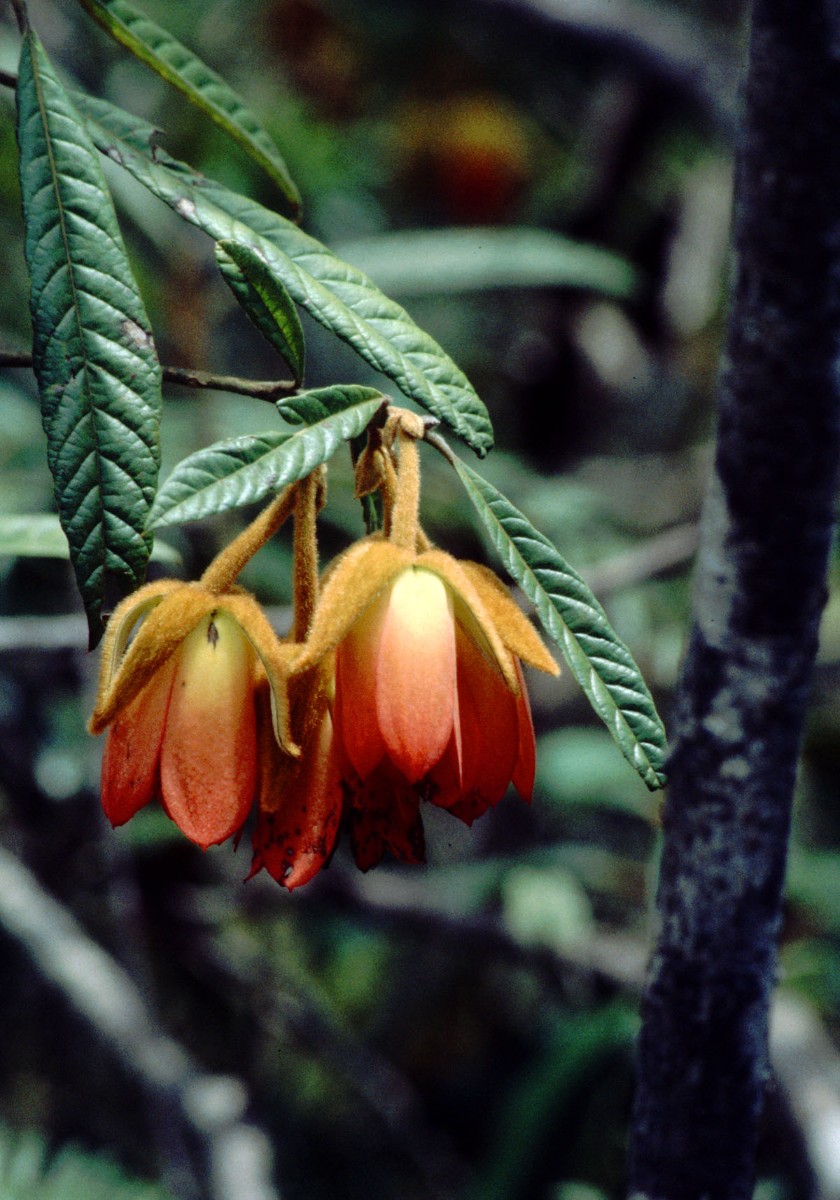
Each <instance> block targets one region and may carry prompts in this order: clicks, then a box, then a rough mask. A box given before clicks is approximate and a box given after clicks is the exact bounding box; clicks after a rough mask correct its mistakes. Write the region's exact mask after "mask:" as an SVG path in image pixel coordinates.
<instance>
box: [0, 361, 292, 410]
mask: <svg viewBox="0 0 840 1200" xmlns="http://www.w3.org/2000/svg"><path fill="white" fill-rule="evenodd" d="M31 366H32V355H31V354H28V353H27V352H26V351H23V350H0V367H31ZM161 370H162V371H163V378H164V379H165V380H166V382H167V383H177V384H178V385H179V386H180V387H188V388H213V389H215V390H216V391H219V392H235V393H236V394H237V395H240V396H251V397H253V398H254V399H255V400H268V401H274V400H279V399H280V398H281V397H283V396H293V395H294V394H295V392H296V391H297V390H298V387H297V384H296V383H295V381H294V380H293V379H243V378H241V377H240V376H238V375H215V374H213V372H212V371H199V370H197V369H195V368H193V367H167V366H164V367H162V368H161Z"/></svg>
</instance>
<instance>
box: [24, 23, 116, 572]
mask: <svg viewBox="0 0 840 1200" xmlns="http://www.w3.org/2000/svg"><path fill="white" fill-rule="evenodd" d="M29 57H30V61H31V63H32V81H33V84H34V85H35V98H36V101H37V104H38V112H39V113H40V115H41V124H42V125H43V129H44V141H45V143H46V148H47V160H48V162H49V169H50V176H51V178H52V181H53V191H54V193H55V196H56V200H57V204H56V208H57V211H58V222H59V228H60V230H61V242H62V246H63V247H64V258H65V261H66V263H67V274H68V278H69V285H70V293H71V298H72V308H73V314H74V319H75V324H76V333H77V336H78V341H79V352H80V356H81V359H82V370H83V371H84V377H85V387H84V394H85V401H84V402H85V404H86V407H87V410H88V415H89V417H90V421H91V426H92V430H93V440H94V444H95V447H96V466H95V472H96V478H97V488H98V494H99V497H100V502H101V497H102V495H103V493H104V486H105V485H104V479H103V476H102V445H101V439H100V436H99V428H98V425H97V422H96V411H95V405H94V404H93V400H92V398H91V387H90V364H89V362H88V354H87V346H86V343H85V337H84V323H83V321H82V317H81V312H80V306H79V298H78V289H77V287H76V279H75V272H74V269H73V259H72V256H71V253H70V241H69V237H68V233H67V225H66V222H65V219H64V197H63V195H62V190H61V186H60V174H59V171H58V166H57V163H56V158H55V153H54V150H53V139H52V134H51V132H50V126H49V122H48V120H47V104H46V100H45V97H44V92H43V83H42V78H41V70H40V64H39V62H38V59H37V55H36V53H35V47H34V43H33V41H32V37H31V35H30V42H29ZM99 528H100V530H101V539H100V540H101V545H102V552H101V556H100V557H101V567H102V570H103V571H104V570H105V568H106V564H107V561H108V552H109V546H108V533H107V529H106V527H105V523H104V522H101V523H100V525H99Z"/></svg>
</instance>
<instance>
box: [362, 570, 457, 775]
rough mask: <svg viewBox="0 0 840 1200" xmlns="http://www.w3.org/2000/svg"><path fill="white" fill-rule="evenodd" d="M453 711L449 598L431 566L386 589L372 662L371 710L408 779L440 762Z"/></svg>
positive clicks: (452, 632)
mask: <svg viewBox="0 0 840 1200" xmlns="http://www.w3.org/2000/svg"><path fill="white" fill-rule="evenodd" d="M454 712H455V622H454V618H453V613H452V598H451V596H450V595H449V592H448V591H447V588H446V586H445V584H444V583H443V582H442V580H440V579H439V578H438V577H437V575H433V574H432V573H431V572H430V571H424V570H416V569H414V568H409V569H408V570H407V571H404V572H403V573H402V574H401V575H400V576H399V577H398V578H397V579H396V581H395V582H394V584H393V585H392V587H391V592H390V599H389V602H388V606H387V609H386V612H385V619H384V622H383V625H382V634H381V639H380V644H379V659H378V662H377V664H376V713H377V717H378V720H379V728H380V730H381V732H382V737H383V738H384V740H385V745H386V746H387V749H388V755H389V757H390V759H391V761H392V762H393V764H394V766H395V767H396V768H397V769H398V770H399V771H400V772H401V774H402V775H403V776H404V777H405V779H406V780H407V781H408V782H409V783H417V782H418V780H420V779H422V778H423V776H424V775H426V774H427V772H428V771H430V770H431V768H432V767H433V766H434V765H435V764H436V763H437V762H439V761H440V758H441V757H442V755H443V752H444V751H445V750H446V747H447V744H448V742H449V739H450V737H451V736H452V725H453V718H454Z"/></svg>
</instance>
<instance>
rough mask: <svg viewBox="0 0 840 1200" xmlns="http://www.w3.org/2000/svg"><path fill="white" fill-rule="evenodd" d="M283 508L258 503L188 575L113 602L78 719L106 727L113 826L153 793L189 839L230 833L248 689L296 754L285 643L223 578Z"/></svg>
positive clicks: (248, 776)
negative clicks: (87, 704) (192, 577)
mask: <svg viewBox="0 0 840 1200" xmlns="http://www.w3.org/2000/svg"><path fill="white" fill-rule="evenodd" d="M289 509H290V502H289V499H288V498H287V497H285V496H284V497H281V498H280V499H279V500H278V501H276V502H274V503H273V504H272V505H271V506H269V509H267V510H266V512H265V513H263V514H261V515H260V517H258V518H257V520H256V521H255V522H253V524H252V525H251V526H249V528H248V529H247V530H245V531H244V533H243V534H241V535H240V536H239V538H237V539H236V540H235V541H234V542H233V543H231V545H230V546H228V547H227V548H226V549H225V550H224V551H222V553H221V554H220V555H219V556H218V557H217V558H216V559H215V560H214V562H213V563H211V565H210V567H208V569H207V571H206V572H205V574H204V576H203V577H202V580H201V581H200V582H199V583H181V582H179V581H177V580H161V581H160V582H158V583H150V584H147V585H146V586H145V587H141V588H140V589H139V590H138V591H136V592H135V593H134V594H133V595H131V596H129V597H127V598H126V599H125V600H123V601H122V603H121V604H119V605H118V606H117V608H116V609H115V610H114V613H113V614H112V616H111V619H110V621H109V623H108V628H107V630H106V632H105V637H104V639H103V646H102V660H101V667H100V676H99V690H98V694H97V700H96V706H95V708H94V711H93V715H92V716H91V719H90V723H89V728H90V731H91V733H93V734H98V733H102V732H104V731H105V730H106V729H107V731H108V738H107V742H106V745H105V751H104V754H103V759H102V805H103V808H104V810H105V814H106V816H107V817H108V819H109V820H110V821H111V824H112V825H122V824H123V823H124V822H125V821H128V820H129V819H130V818H131V817H132V816H134V814H135V813H136V812H137V811H138V809H140V808H142V807H143V805H145V804H146V803H148V801H149V800H151V799H152V798H154V797H158V798H159V799H160V801H161V803H162V805H163V807H164V809H165V810H166V812H167V813H168V814H169V816H170V817H171V818H172V820H173V821H174V822H175V824H176V825H178V827H179V828H180V829H181V831H182V832H183V833H184V834H185V835H186V836H187V837H188V838H189V839H190V840H191V841H193V842H195V843H197V844H198V845H199V846H202V847H205V848H206V847H207V846H211V845H215V844H216V843H218V842H223V841H224V840H225V839H226V838H228V837H230V836H231V835H232V834H234V833H236V832H237V831H238V830H239V829H240V828H241V827H242V824H243V822H244V821H245V818H246V817H247V815H248V813H249V811H250V808H251V805H252V803H253V801H254V797H255V794H256V786H257V778H258V765H259V764H258V739H257V709H256V701H255V695H256V692H257V690H258V689H259V690H260V691H261V694H262V695H264V699H265V703H266V705H267V708H266V712H267V713H268V717H267V719H268V722H269V728H270V730H271V735H272V738H273V739H276V740H277V742H278V743H280V744H282V745H283V746H284V748H285V751H286V753H287V754H289V755H294V754H296V753H297V748H296V747H295V746H294V745H293V743H292V742H291V740H290V738H289V735H288V729H287V725H288V713H287V699H286V682H285V675H286V670H287V662H286V660H285V658H284V654H285V653H286V651H285V650H284V648H283V647H282V645H281V644H280V643H279V642H278V640H277V637H276V635H275V633H274V630H273V629H272V628H271V625H270V624H269V622H268V619H267V617H266V616H265V614H264V613H263V611H262V609H261V608H260V606H259V605H258V604H257V602H256V600H255V599H254V598H253V597H252V596H250V595H248V594H247V593H246V592H243V591H242V590H241V589H239V588H237V587H236V586H235V585H234V583H233V578H234V577H235V575H236V574H237V573H238V571H239V569H241V566H242V565H243V563H244V562H245V561H247V558H248V557H250V555H251V554H252V553H253V552H254V550H255V549H256V548H258V546H259V545H261V544H262V543H263V541H264V540H265V539H266V537H267V536H269V535H270V533H271V532H273V530H274V528H275V527H276V525H277V523H279V521H281V520H282V519H284V518H285V516H286V515H287V514H288V512H289ZM132 635H133V640H131V639H132ZM129 643H130V644H129Z"/></svg>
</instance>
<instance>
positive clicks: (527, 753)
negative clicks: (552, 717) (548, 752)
mask: <svg viewBox="0 0 840 1200" xmlns="http://www.w3.org/2000/svg"><path fill="white" fill-rule="evenodd" d="M514 662H515V664H516V673H517V675H518V676H519V695H518V696H517V698H516V714H517V719H518V725H519V752H518V754H517V757H516V766H515V767H514V770H513V786H514V787H515V788H516V790H517V792H519V795H520V796H521V797H522V799H523V800H525V801H526V802H527V803H528V804H530V803H531V797H532V796H533V794H534V778H535V776H536V771H537V748H536V743H535V740H534V722H533V719H532V717H531V704H530V701H529V700H528V689H527V688H526V687H525V676H524V675H523V673H522V665H521V663H520V662H519V659H518V658H514Z"/></svg>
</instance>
